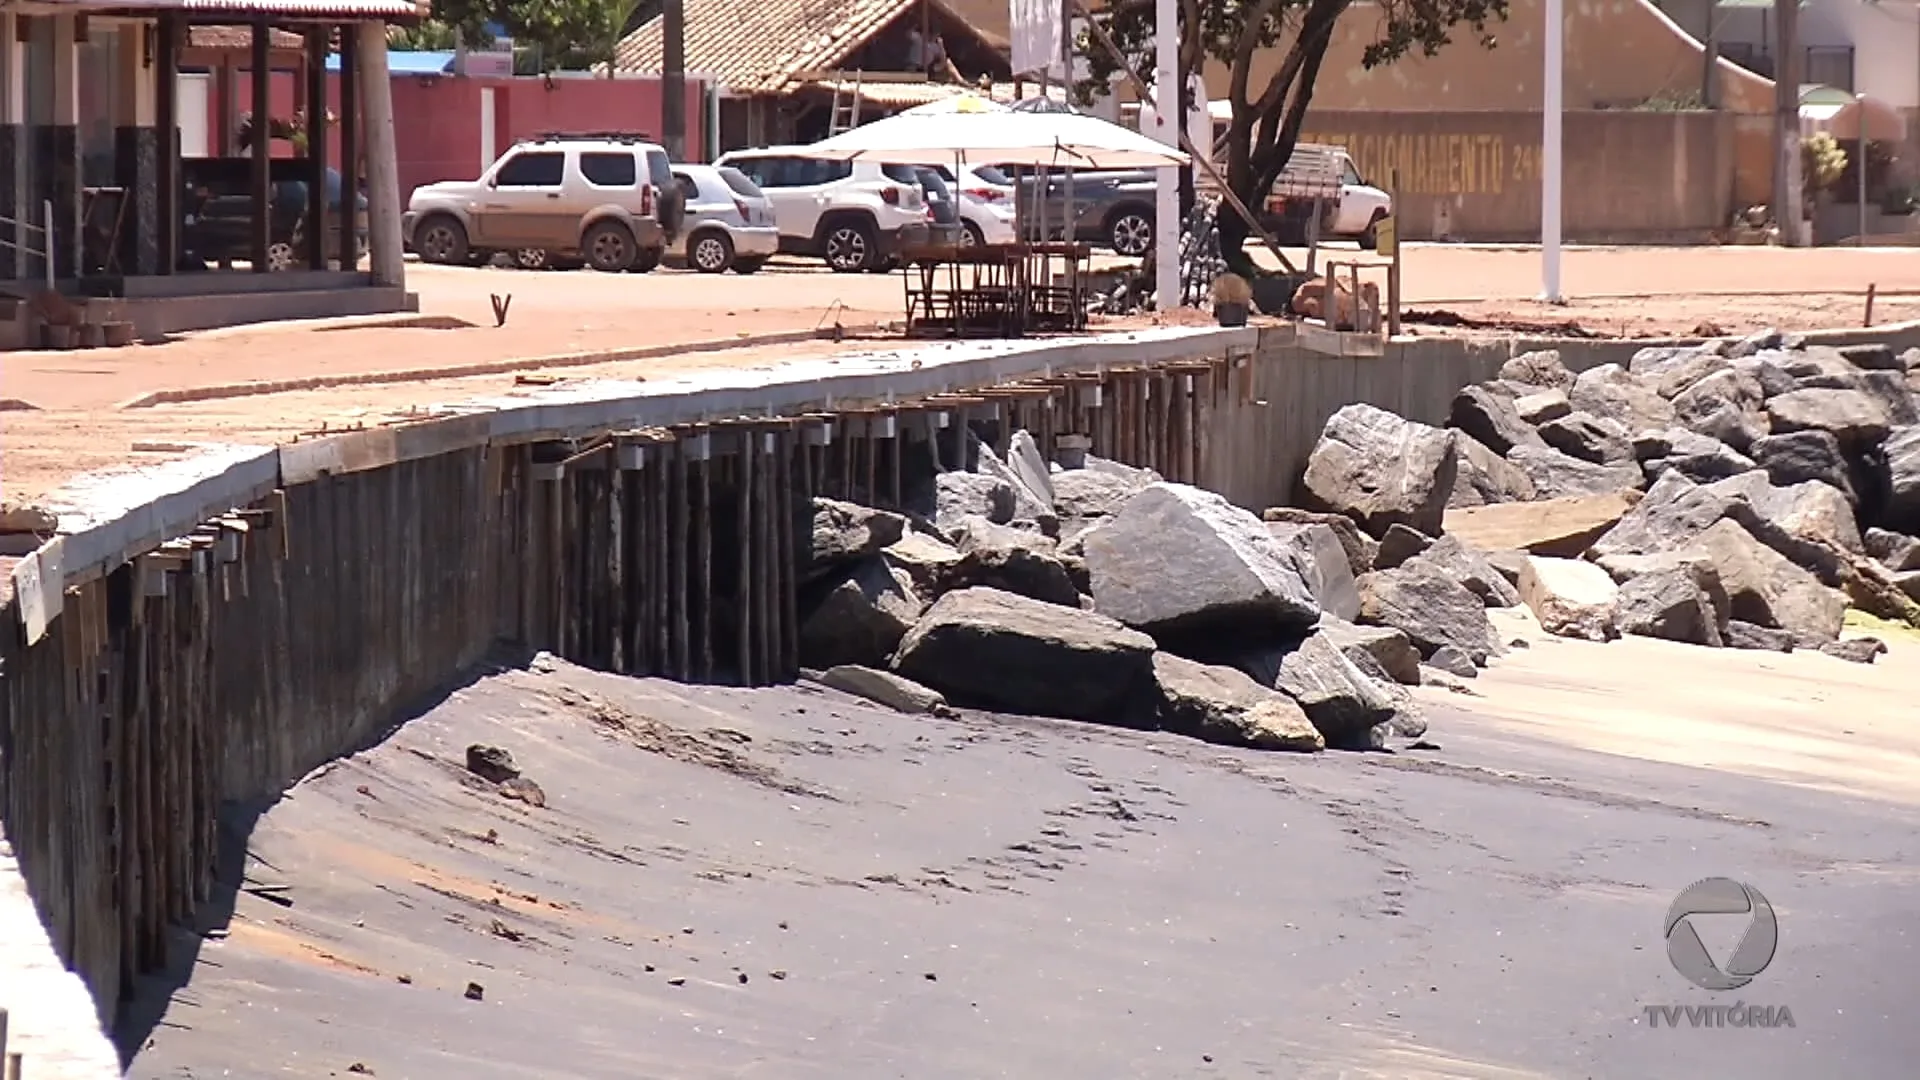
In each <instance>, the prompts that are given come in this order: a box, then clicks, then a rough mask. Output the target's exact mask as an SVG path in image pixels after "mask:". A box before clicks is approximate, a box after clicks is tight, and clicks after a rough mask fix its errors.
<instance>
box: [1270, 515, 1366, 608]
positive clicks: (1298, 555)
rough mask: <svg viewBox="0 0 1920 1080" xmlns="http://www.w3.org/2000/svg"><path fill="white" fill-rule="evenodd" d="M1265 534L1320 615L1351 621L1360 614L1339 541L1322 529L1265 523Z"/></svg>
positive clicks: (1343, 549)
mask: <svg viewBox="0 0 1920 1080" xmlns="http://www.w3.org/2000/svg"><path fill="white" fill-rule="evenodd" d="M1266 529H1267V533H1268V534H1269V535H1270V536H1272V537H1273V539H1274V542H1275V543H1277V544H1279V545H1280V547H1281V549H1282V550H1283V551H1285V552H1286V554H1287V557H1288V558H1289V559H1290V560H1292V562H1293V566H1294V569H1295V571H1296V572H1298V574H1299V575H1300V580H1301V581H1304V582H1305V583H1306V585H1307V592H1308V594H1309V595H1311V596H1312V597H1313V599H1314V602H1315V603H1316V604H1318V605H1319V607H1320V610H1321V611H1323V612H1330V613H1332V614H1333V615H1335V616H1336V617H1338V618H1342V619H1351V618H1353V617H1354V616H1356V615H1358V614H1360V594H1359V592H1358V591H1356V590H1355V589H1354V587H1353V578H1354V575H1353V565H1352V564H1351V563H1350V562H1348V561H1347V552H1346V549H1345V548H1343V547H1341V545H1340V537H1339V535H1338V534H1336V533H1335V532H1334V531H1333V530H1332V529H1331V528H1329V527H1328V526H1325V525H1285V524H1280V523H1277V522H1269V523H1267V525H1266Z"/></svg>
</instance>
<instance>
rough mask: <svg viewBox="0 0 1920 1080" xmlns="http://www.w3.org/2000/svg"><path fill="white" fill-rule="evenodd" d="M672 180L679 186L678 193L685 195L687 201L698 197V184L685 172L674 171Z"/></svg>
mask: <svg viewBox="0 0 1920 1080" xmlns="http://www.w3.org/2000/svg"><path fill="white" fill-rule="evenodd" d="M673 182H674V184H675V185H677V186H678V187H679V188H680V193H681V194H682V195H685V196H686V197H687V201H688V202H692V201H694V200H695V199H698V198H699V197H700V184H699V183H698V182H697V181H695V180H694V178H693V177H691V176H688V175H687V174H686V173H683V172H677V173H674V174H673Z"/></svg>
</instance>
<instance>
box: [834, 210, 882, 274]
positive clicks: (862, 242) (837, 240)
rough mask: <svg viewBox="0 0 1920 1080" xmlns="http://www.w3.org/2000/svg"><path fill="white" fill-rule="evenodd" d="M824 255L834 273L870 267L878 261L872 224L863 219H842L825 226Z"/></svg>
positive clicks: (846, 272) (850, 272)
mask: <svg viewBox="0 0 1920 1080" xmlns="http://www.w3.org/2000/svg"><path fill="white" fill-rule="evenodd" d="M826 232H827V235H826V237H825V239H826V244H825V245H824V246H825V248H826V252H825V257H826V260H827V266H828V268H829V269H831V270H832V271H833V272H834V273H836V274H857V273H859V272H860V271H862V270H868V269H871V268H872V267H873V265H874V263H875V262H876V261H878V257H879V252H878V250H877V248H878V242H877V241H876V240H875V239H874V234H873V226H872V225H869V224H867V223H866V222H864V221H843V222H839V223H836V224H833V225H829V226H827V230H826Z"/></svg>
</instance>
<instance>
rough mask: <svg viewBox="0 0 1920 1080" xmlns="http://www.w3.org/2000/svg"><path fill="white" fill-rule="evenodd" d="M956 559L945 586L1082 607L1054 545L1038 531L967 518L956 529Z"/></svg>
mask: <svg viewBox="0 0 1920 1080" xmlns="http://www.w3.org/2000/svg"><path fill="white" fill-rule="evenodd" d="M954 540H955V541H956V544H955V546H956V547H957V549H958V550H959V552H960V561H959V562H958V563H957V564H955V565H954V567H953V569H952V571H951V573H950V576H949V585H948V588H958V589H964V588H968V587H971V586H985V587H987V588H992V589H1001V590H1004V591H1006V592H1010V593H1017V594H1018V595H1020V596H1025V597H1028V598H1030V599H1033V600H1043V601H1045V602H1047V603H1049V604H1060V605H1062V606H1064V607H1078V606H1080V590H1079V589H1078V588H1076V587H1075V585H1074V581H1073V575H1072V574H1070V573H1069V572H1068V571H1067V567H1066V564H1065V563H1064V562H1062V561H1061V558H1060V554H1059V550H1058V546H1057V545H1056V544H1055V543H1054V542H1053V541H1052V540H1049V539H1047V538H1046V537H1045V536H1042V535H1040V534H1038V533H1034V532H1030V531H1028V530H1025V529H1016V528H1014V527H1012V526H1009V525H995V524H993V523H992V522H990V521H988V520H987V519H985V518H980V517H973V518H965V519H963V520H962V521H961V522H960V523H959V524H958V525H956V526H955V527H954Z"/></svg>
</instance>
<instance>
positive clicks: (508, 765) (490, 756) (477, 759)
mask: <svg viewBox="0 0 1920 1080" xmlns="http://www.w3.org/2000/svg"><path fill="white" fill-rule="evenodd" d="M467 771H468V772H470V773H472V774H473V775H475V776H477V777H479V778H480V779H482V780H486V781H489V782H490V783H495V784H499V783H504V782H506V781H508V780H511V779H513V778H514V777H516V776H519V775H520V767H519V766H518V765H516V764H514V761H513V755H512V754H511V753H509V752H508V751H507V750H506V749H504V748H503V747H498V746H488V745H487V744H486V743H474V744H472V745H471V746H468V747H467Z"/></svg>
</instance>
